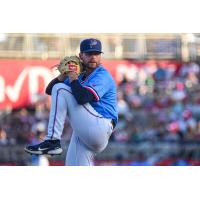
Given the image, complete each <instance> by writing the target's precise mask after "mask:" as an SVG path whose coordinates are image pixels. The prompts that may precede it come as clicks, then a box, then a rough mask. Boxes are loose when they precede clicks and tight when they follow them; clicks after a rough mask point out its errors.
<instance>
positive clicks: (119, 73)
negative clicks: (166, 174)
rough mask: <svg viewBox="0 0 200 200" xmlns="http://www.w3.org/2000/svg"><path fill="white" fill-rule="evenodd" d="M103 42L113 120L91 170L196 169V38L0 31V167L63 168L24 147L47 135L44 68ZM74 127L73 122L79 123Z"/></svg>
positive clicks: (199, 96) (199, 71) (59, 161)
mask: <svg viewBox="0 0 200 200" xmlns="http://www.w3.org/2000/svg"><path fill="white" fill-rule="evenodd" d="M88 37H95V38H98V39H100V40H101V41H102V44H103V51H104V54H103V55H102V57H103V64H104V65H105V67H106V68H107V69H108V70H109V71H110V73H111V74H112V76H113V77H114V79H115V80H116V83H117V86H118V110H119V123H118V124H117V126H116V128H115V131H114V132H113V134H112V136H111V138H110V142H109V145H108V147H107V148H106V149H105V150H104V151H103V152H102V153H101V154H99V155H97V157H96V159H95V165H112V166H115V165H117V166H119V165H126V166H130V165H131V166H150V165H156V166H160V165H166V166H168V165H175V166H177V165H178V166H184V165H200V146H199V144H200V87H199V80H200V68H199V64H200V34H197V33H195V34H192V33H187V34H186V33H182V34H181V33H166V34H164V33H162V34H161V33H160V34H154V33H152V34H149V33H148V34H145V33H141V34H139V33H137V34H130V33H129V34H125V33H110V34H102V33H101V34H77V33H76V34H63V33H62V34H36V33H34V34H31V33H16V34H15V33H1V34H0V165H6V166H7V165H14V166H15V165H64V160H65V155H66V150H67V146H68V144H69V141H70V137H71V131H72V130H71V127H70V124H69V122H68V121H66V124H65V128H64V131H63V135H62V146H63V148H64V149H65V152H64V153H63V154H62V156H54V157H46V156H30V155H28V154H26V153H25V152H24V150H23V149H24V146H25V145H26V144H36V143H38V142H41V141H42V139H43V138H44V136H45V134H46V131H47V124H48V116H49V108H50V101H51V100H50V97H49V96H47V95H46V94H45V93H44V90H45V87H46V85H47V84H48V83H49V82H50V81H51V80H52V79H53V78H54V77H55V76H56V75H57V74H58V72H57V71H56V70H55V69H54V68H53V67H52V66H53V65H55V64H56V63H57V62H58V61H59V60H60V59H61V58H63V57H64V56H66V55H73V54H77V55H78V53H79V44H80V41H81V40H82V39H84V38H88ZM80 123H81V122H80Z"/></svg>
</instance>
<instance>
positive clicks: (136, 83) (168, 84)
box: [113, 62, 200, 142]
mask: <svg viewBox="0 0 200 200" xmlns="http://www.w3.org/2000/svg"><path fill="white" fill-rule="evenodd" d="M136 77H137V78H136V79H135V80H127V79H126V77H124V80H123V81H122V82H121V83H120V85H119V87H118V110H119V119H120V120H119V123H118V126H117V129H116V131H115V134H113V140H115V141H125V142H132V141H136V142H137V141H144V140H151V141H157V140H164V141H185V140H187V141H189V140H190V141H193V140H195V141H200V106H199V105H200V86H199V80H200V67H199V65H198V64H197V63H194V62H187V63H183V65H182V66H181V67H180V69H179V70H175V69H170V68H167V67H166V66H164V65H163V66H159V64H158V63H155V65H153V66H152V67H149V66H144V67H142V68H141V69H139V70H138V74H137V75H136Z"/></svg>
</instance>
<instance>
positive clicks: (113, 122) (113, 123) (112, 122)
mask: <svg viewBox="0 0 200 200" xmlns="http://www.w3.org/2000/svg"><path fill="white" fill-rule="evenodd" d="M111 124H112V126H113V129H114V128H115V126H116V124H115V121H114V120H113V119H112V120H111Z"/></svg>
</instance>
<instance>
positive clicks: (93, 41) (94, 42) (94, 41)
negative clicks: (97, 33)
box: [90, 40, 97, 48]
mask: <svg viewBox="0 0 200 200" xmlns="http://www.w3.org/2000/svg"><path fill="white" fill-rule="evenodd" d="M95 45H97V41H96V40H92V41H91V42H90V48H93V46H95Z"/></svg>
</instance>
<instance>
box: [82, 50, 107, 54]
mask: <svg viewBox="0 0 200 200" xmlns="http://www.w3.org/2000/svg"><path fill="white" fill-rule="evenodd" d="M89 52H99V53H103V51H98V50H94V49H89V50H87V51H81V53H89Z"/></svg>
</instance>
